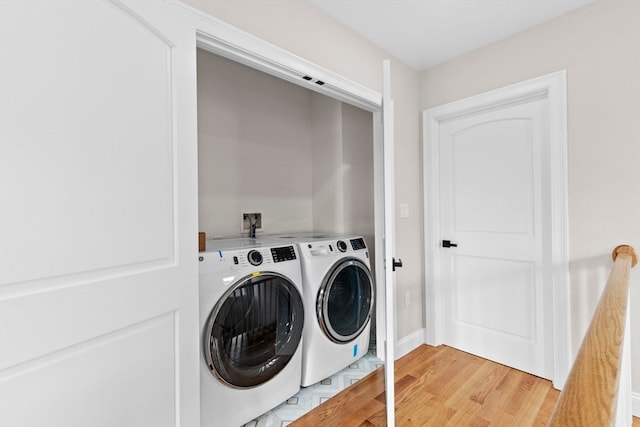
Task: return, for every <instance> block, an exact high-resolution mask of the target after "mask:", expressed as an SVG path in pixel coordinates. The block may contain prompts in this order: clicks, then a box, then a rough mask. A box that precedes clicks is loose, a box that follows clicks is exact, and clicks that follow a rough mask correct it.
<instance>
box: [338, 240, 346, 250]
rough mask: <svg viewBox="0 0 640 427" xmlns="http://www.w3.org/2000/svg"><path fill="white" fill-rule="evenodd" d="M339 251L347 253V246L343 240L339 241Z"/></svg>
mask: <svg viewBox="0 0 640 427" xmlns="http://www.w3.org/2000/svg"><path fill="white" fill-rule="evenodd" d="M337 245H338V250H339V251H340V252H346V251H347V244H346V243H345V242H344V241H343V240H338V244H337Z"/></svg>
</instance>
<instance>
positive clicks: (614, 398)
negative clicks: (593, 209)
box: [548, 245, 638, 427]
mask: <svg viewBox="0 0 640 427" xmlns="http://www.w3.org/2000/svg"><path fill="white" fill-rule="evenodd" d="M612 257H613V261H614V264H613V268H612V269H611V274H610V275H609V279H608V280H607V284H606V286H605V288H604V290H603V291H602V296H601V297H600V302H599V303H598V306H597V307H596V311H595V313H594V315H593V318H592V319H591V324H590V325H589V329H588V330H587V333H586V334H585V337H584V339H583V340H582V345H581V346H580V350H579V351H578V355H577V356H576V360H575V362H574V363H573V366H572V368H571V372H569V377H568V378H567V382H566V384H565V386H564V389H563V390H562V392H561V394H560V397H559V399H558V402H557V403H556V406H555V409H554V411H553V414H552V415H551V419H550V421H549V424H548V426H549V427H566V426H580V427H584V426H598V427H605V426H627V427H628V426H630V425H631V357H630V349H629V342H628V335H629V333H628V330H629V310H628V304H629V273H630V271H631V268H633V267H634V266H635V265H636V264H637V263H638V255H637V254H636V252H635V250H634V249H633V248H632V247H631V246H628V245H620V246H618V247H616V248H615V249H614V250H613V254H612Z"/></svg>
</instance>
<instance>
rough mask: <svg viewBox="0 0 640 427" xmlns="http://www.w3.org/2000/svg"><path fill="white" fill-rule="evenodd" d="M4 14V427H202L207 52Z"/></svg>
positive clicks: (36, 9)
mask: <svg viewBox="0 0 640 427" xmlns="http://www.w3.org/2000/svg"><path fill="white" fill-rule="evenodd" d="M171 9H172V7H171V6H170V5H168V4H167V3H166V2H148V1H142V0H139V1H127V2H126V3H123V2H120V1H118V0H111V1H104V0H77V1H48V0H44V1H35V0H30V1H0V58H1V62H2V66H1V67H0V68H1V70H0V218H1V219H0V425H2V426H7V427H13V426H47V427H53V426H64V427H70V426H154V427H158V426H175V425H183V426H197V425H198V424H199V397H198V384H199V380H198V282H197V280H198V276H197V275H198V273H197V271H198V270H197V268H198V267H197V258H196V257H197V249H196V248H197V243H196V235H197V229H196V227H197V225H196V224H197V187H196V186H197V175H196V164H197V157H196V135H195V129H196V122H195V93H194V88H195V75H194V71H193V64H195V36H194V34H193V33H192V32H190V31H189V28H186V31H185V30H183V29H182V28H181V26H180V24H179V17H178V16H172V14H171V12H170V10H171Z"/></svg>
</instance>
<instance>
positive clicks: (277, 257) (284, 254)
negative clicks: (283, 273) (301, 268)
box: [271, 246, 296, 262]
mask: <svg viewBox="0 0 640 427" xmlns="http://www.w3.org/2000/svg"><path fill="white" fill-rule="evenodd" d="M271 256H272V257H273V262H282V261H291V260H294V259H296V251H295V249H294V248H293V246H283V247H280V248H271Z"/></svg>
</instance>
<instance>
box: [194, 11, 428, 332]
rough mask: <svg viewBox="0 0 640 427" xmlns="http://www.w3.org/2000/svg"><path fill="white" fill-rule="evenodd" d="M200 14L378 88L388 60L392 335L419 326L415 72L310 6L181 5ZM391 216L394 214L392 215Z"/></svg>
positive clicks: (417, 100) (417, 99)
mask: <svg viewBox="0 0 640 427" xmlns="http://www.w3.org/2000/svg"><path fill="white" fill-rule="evenodd" d="M185 3H187V4H189V5H191V6H193V7H195V8H197V9H200V10H202V11H203V12H205V13H207V14H209V15H211V16H214V17H216V18H218V19H221V20H223V21H225V22H227V23H229V24H231V25H234V26H236V27H238V28H240V29H242V30H244V31H247V32H249V33H251V34H253V35H255V36H257V37H260V38H262V39H263V40H266V41H268V42H271V43H273V44H275V45H277V46H279V47H281V48H284V49H287V50H288V51H290V52H292V53H295V54H297V55H299V56H301V57H303V58H305V59H307V60H309V61H312V62H315V63H316V64H318V65H320V66H323V67H325V68H327V69H330V70H331V71H333V72H336V73H338V74H341V75H342V76H344V77H347V78H349V79H351V80H353V81H355V82H357V83H360V84H362V85H364V86H366V87H369V88H371V89H374V90H377V91H381V86H382V60H384V59H391V71H392V79H391V86H392V88H391V91H392V96H393V98H394V103H395V141H396V170H397V171H398V172H397V176H396V201H397V203H398V205H399V204H400V203H406V204H408V205H409V208H410V217H409V218H406V219H398V221H397V223H396V231H397V238H396V241H397V251H396V254H397V257H399V258H401V259H402V260H403V261H404V265H405V266H404V267H403V268H402V269H399V270H398V272H397V286H398V292H399V293H400V294H401V295H403V296H404V292H406V291H409V292H410V294H411V298H412V300H413V302H412V303H411V305H409V306H408V307H405V306H404V297H403V298H397V301H398V304H402V306H399V307H398V311H397V313H398V323H397V325H398V330H397V336H398V338H400V339H401V338H403V337H405V336H407V335H409V334H411V333H412V332H414V331H416V330H419V329H421V328H422V327H423V314H422V304H421V301H422V289H423V267H422V266H423V251H422V239H421V236H422V221H421V218H422V211H421V204H422V202H421V198H422V194H421V193H422V189H421V173H420V168H421V165H420V159H421V156H420V137H419V129H420V128H419V126H420V92H419V85H420V82H419V74H418V72H416V71H415V70H413V69H411V68H410V67H408V66H407V65H405V64H403V63H402V62H400V61H398V60H396V59H395V58H393V57H391V55H389V54H387V53H386V52H384V51H382V50H381V49H379V48H378V47H376V46H374V45H372V44H371V43H369V42H368V41H366V40H364V39H363V38H361V37H360V36H358V35H357V34H355V33H354V32H352V31H351V30H349V29H347V28H346V27H344V26H343V25H342V24H340V23H339V22H337V21H336V20H335V19H333V18H331V17H329V16H328V15H326V14H325V13H324V12H322V11H320V10H319V9H317V8H316V7H314V6H313V5H310V4H308V3H306V2H301V1H298V0H278V1H269V2H266V1H261V0H245V1H234V0H215V1H213V0H185ZM399 216H400V215H399V212H396V217H397V218H399Z"/></svg>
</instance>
